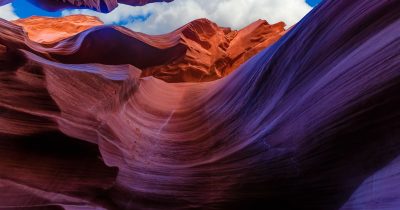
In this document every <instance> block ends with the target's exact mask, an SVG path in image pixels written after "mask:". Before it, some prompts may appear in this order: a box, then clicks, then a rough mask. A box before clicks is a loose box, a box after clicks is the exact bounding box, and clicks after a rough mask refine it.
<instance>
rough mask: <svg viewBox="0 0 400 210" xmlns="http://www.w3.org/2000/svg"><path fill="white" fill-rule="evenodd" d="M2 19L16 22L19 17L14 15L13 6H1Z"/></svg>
mask: <svg viewBox="0 0 400 210" xmlns="http://www.w3.org/2000/svg"><path fill="white" fill-rule="evenodd" d="M0 18H3V19H6V20H16V19H18V18H19V17H18V16H17V15H16V14H15V13H14V8H13V7H12V5H11V4H6V5H4V6H0Z"/></svg>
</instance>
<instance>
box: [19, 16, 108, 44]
mask: <svg viewBox="0 0 400 210" xmlns="http://www.w3.org/2000/svg"><path fill="white" fill-rule="evenodd" d="M13 23H15V24H17V25H19V26H22V27H23V29H24V31H25V32H26V33H27V34H28V37H29V39H31V40H33V41H35V42H39V43H43V44H50V43H54V42H57V41H61V40H63V39H66V38H68V37H71V36H73V35H75V34H78V33H79V32H82V31H85V30H87V29H89V28H93V27H95V26H99V25H103V22H102V21H101V20H99V19H98V18H97V17H92V16H85V15H71V16H66V17H62V18H48V17H39V16H32V17H29V18H26V19H19V20H16V21H13Z"/></svg>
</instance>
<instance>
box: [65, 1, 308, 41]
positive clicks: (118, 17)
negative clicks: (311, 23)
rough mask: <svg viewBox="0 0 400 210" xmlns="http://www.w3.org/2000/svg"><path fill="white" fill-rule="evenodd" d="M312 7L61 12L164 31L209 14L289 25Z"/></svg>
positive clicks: (236, 4) (232, 5) (198, 4)
mask: <svg viewBox="0 0 400 210" xmlns="http://www.w3.org/2000/svg"><path fill="white" fill-rule="evenodd" d="M311 9H312V8H311V7H310V6H309V5H308V4H307V3H306V2H305V1H304V0H175V1H173V2H171V3H154V4H148V5H145V6H142V7H132V6H128V5H123V4H120V5H119V7H118V8H116V9H115V10H114V11H112V12H111V13H109V14H102V13H98V12H94V11H90V10H71V11H64V12H63V15H64V16H65V15H70V14H86V15H93V16H98V17H99V18H100V19H101V20H103V21H104V22H105V23H106V24H115V23H119V22H124V26H126V27H128V28H131V29H132V30H134V31H140V32H144V33H148V34H163V33H167V32H170V31H173V30H175V29H177V28H179V27H180V26H183V25H184V24H186V23H188V22H190V21H192V20H195V19H198V18H208V19H210V20H211V21H214V22H216V23H217V24H218V25H220V26H226V27H231V28H234V29H240V28H242V27H244V26H246V25H248V24H250V23H252V22H254V21H256V20H258V19H265V20H267V21H268V22H270V23H276V22H279V21H284V22H285V23H286V24H287V25H288V26H292V25H294V24H295V23H297V22H298V21H299V20H300V19H301V18H302V17H304V15H306V14H307V13H308V12H309V11H310V10H311ZM148 14H151V15H150V17H149V18H148V19H147V20H146V21H140V20H137V19H136V20H135V19H134V18H133V17H137V16H146V15H148ZM128 20H129V21H128Z"/></svg>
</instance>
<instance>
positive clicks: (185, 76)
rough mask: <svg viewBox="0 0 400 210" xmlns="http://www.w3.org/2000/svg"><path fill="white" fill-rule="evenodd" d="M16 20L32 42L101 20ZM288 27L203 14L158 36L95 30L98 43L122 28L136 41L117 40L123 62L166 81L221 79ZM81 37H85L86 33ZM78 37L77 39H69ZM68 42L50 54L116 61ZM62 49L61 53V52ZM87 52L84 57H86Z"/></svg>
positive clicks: (67, 58)
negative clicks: (231, 22)
mask: <svg viewBox="0 0 400 210" xmlns="http://www.w3.org/2000/svg"><path fill="white" fill-rule="evenodd" d="M14 23H16V24H18V25H21V26H22V27H24V29H25V30H26V31H27V32H28V35H29V37H30V38H31V39H32V40H33V41H36V42H41V43H51V42H54V41H58V40H60V39H64V38H67V37H69V36H72V35H74V34H76V33H77V32H79V31H82V30H85V29H88V28H90V27H94V26H96V25H100V24H101V22H100V21H99V20H98V19H97V18H94V17H89V16H82V15H81V16H70V17H64V18H56V19H52V18H40V17H33V18H28V19H21V20H17V21H15V22H14ZM284 26H285V25H284V23H282V22H280V23H277V24H274V25H269V24H268V23H267V22H266V21H264V20H259V21H256V22H255V23H253V24H251V25H249V26H248V27H246V28H244V29H242V30H239V31H236V30H231V29H229V28H222V27H219V26H217V25H216V24H215V23H213V22H211V21H209V20H207V19H199V20H195V21H193V22H191V23H189V24H187V25H185V26H183V27H181V28H180V29H178V30H176V31H174V32H171V33H169V34H166V35H159V36H150V35H145V34H142V33H136V32H132V31H128V30H126V29H124V28H121V27H115V29H116V31H111V32H105V31H103V30H102V29H101V28H96V29H93V30H94V31H98V34H97V35H96V36H97V37H99V36H102V37H103V39H100V38H94V39H98V42H99V43H98V44H99V45H104V44H107V45H108V44H109V43H107V42H104V41H105V40H106V39H107V37H106V36H107V35H106V34H107V33H119V34H120V36H121V39H130V40H131V41H129V43H134V44H132V46H131V47H129V45H127V44H126V43H125V41H121V45H119V44H118V43H116V42H115V41H114V43H113V45H114V46H113V48H114V47H115V48H116V47H118V48H119V49H121V53H123V52H125V51H129V52H131V53H130V54H129V55H126V54H125V55H121V56H119V59H121V61H119V62H121V63H127V64H128V63H129V64H132V65H134V66H136V67H138V68H140V69H142V70H143V73H142V76H143V77H146V76H154V77H157V78H159V79H162V80H164V81H167V82H201V81H211V80H215V79H219V78H222V77H224V76H226V75H228V74H229V73H231V72H232V71H233V70H234V69H236V68H237V67H239V66H240V65H241V64H243V63H244V62H245V61H247V60H248V59H249V58H251V57H252V56H253V55H255V54H256V53H258V52H260V51H261V50H263V49H265V48H267V47H268V46H270V45H271V44H273V43H275V42H276V41H277V40H278V39H279V38H280V37H281V35H282V33H283V32H284V31H285V29H284ZM107 30H109V29H107ZM100 31H103V32H100ZM100 34H103V35H100ZM125 34H129V36H130V37H126V35H125ZM78 36H80V37H82V38H84V39H86V37H85V35H84V34H82V35H78ZM91 36H93V35H91ZM74 39H77V38H76V37H75V38H74V37H72V38H71V40H74ZM69 42H71V41H68V40H66V41H65V43H60V44H58V46H59V48H60V50H59V52H58V53H57V54H58V55H55V54H54V53H55V52H53V55H52V56H53V57H54V58H55V59H59V60H60V61H63V62H77V61H78V60H77V56H78V57H79V62H99V63H104V64H111V63H112V62H113V61H110V62H111V63H110V62H107V59H100V58H88V57H91V56H92V54H93V53H90V52H87V51H81V52H80V51H71V53H72V55H68V54H69V53H68V52H66V51H63V50H62V49H63V47H62V46H64V45H65V46H69V44H68V43H69ZM92 42H93V41H92ZM138 46H141V48H139V47H138ZM83 49H88V48H83ZM104 49H109V46H107V47H106V46H105V47H104V48H103V49H100V48H99V50H102V51H104ZM122 49H125V50H122ZM60 53H61V54H63V55H62V56H61V55H59V54H60ZM104 53H106V54H105V55H104V56H108V55H107V52H106V51H104ZM99 55H100V54H95V56H99ZM70 56H73V58H70ZM85 57H86V59H85V60H86V61H84V60H82V59H84V58H85ZM114 61H115V60H114Z"/></svg>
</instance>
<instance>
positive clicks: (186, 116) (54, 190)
mask: <svg viewBox="0 0 400 210" xmlns="http://www.w3.org/2000/svg"><path fill="white" fill-rule="evenodd" d="M398 11H400V4H399V1H382V0H369V1H363V0H353V1H348V0H325V1H323V2H322V3H321V4H320V5H319V6H318V7H316V8H315V9H314V10H313V11H311V13H309V14H308V15H307V16H306V17H305V18H304V19H303V20H302V21H300V22H299V23H298V24H296V26H294V27H293V28H292V29H291V30H289V31H288V32H286V33H285V34H284V35H283V37H282V38H280V39H279V40H278V41H277V42H275V43H274V44H273V45H271V46H270V47H267V48H265V49H264V50H262V51H261V52H259V53H257V54H256V55H255V56H253V57H251V58H250V59H248V60H247V61H246V62H244V63H243V64H242V65H240V66H239V67H238V68H237V69H235V70H234V71H233V72H232V73H231V74H229V75H227V76H226V77H224V78H222V79H218V80H214V81H210V82H180V83H167V82H165V81H163V80H160V79H158V78H155V77H152V76H147V77H143V76H142V74H143V72H144V71H146V69H147V70H149V69H150V70H151V69H152V68H156V67H158V66H161V65H166V66H168V65H170V64H171V62H173V61H177V59H178V58H182V56H183V57H185V55H186V54H187V53H188V52H190V50H189V49H187V45H184V42H182V40H183V41H186V42H189V41H190V42H192V41H193V40H194V41H193V42H195V43H197V41H198V40H200V42H199V43H205V44H204V46H206V47H204V46H196V47H198V48H197V49H202V48H204V49H218V47H217V48H213V47H210V48H208V47H207V43H208V42H203V41H204V40H201V39H198V37H199V36H196V34H190V33H186V34H185V28H186V29H191V30H188V31H189V32H191V31H195V32H196V33H199V34H201V33H203V32H204V34H208V33H207V32H209V31H210V28H214V26H212V25H211V26H210V24H206V22H207V21H205V20H201V21H200V23H201V24H200V25H202V24H205V25H204V26H202V27H194V26H193V25H191V24H189V25H187V26H184V28H181V29H179V30H177V31H175V32H173V33H171V34H167V35H161V36H149V35H145V34H141V33H135V32H132V31H130V30H128V29H126V28H121V27H114V26H96V27H93V28H90V29H88V30H85V31H83V32H81V33H79V34H77V35H74V36H72V37H70V38H67V39H64V40H61V41H59V42H55V43H51V44H45V45H43V44H40V43H37V42H34V41H32V40H30V39H29V38H28V37H27V34H26V33H25V32H24V31H23V29H22V28H21V27H20V26H18V25H16V24H14V23H11V22H8V21H5V20H0V192H1V193H0V208H1V209H10V210H11V209H30V210H34V209H67V210H83V209H85V210H92V209H93V210H95V209H102V210H125V209H126V210H131V209H139V210H140V209H278V210H279V209H283V210H284V209H324V210H335V209H343V210H350V209H396V208H398V206H400V190H399V189H400V181H399V180H400V175H399V174H400V159H399V157H400V146H399V145H400V142H399V141H400V110H399V107H400V95H399V92H400V71H399V66H400V54H399V52H400V51H399V46H400V13H399V12H398ZM257 25H258V24H257V23H256V24H255V25H253V26H251V27H250V29H251V28H257V27H255V26H257ZM264 25H265V24H264ZM266 27H269V26H266ZM250 29H247V31H252V30H250ZM215 30H217V29H215ZM217 31H218V33H221V35H222V34H223V35H222V36H211V38H210V39H217V38H218V37H219V38H218V39H220V40H218V41H221V43H225V42H226V41H225V40H226V39H227V38H229V37H231V36H229V34H230V33H232V32H230V31H229V30H224V29H222V31H219V30H217ZM245 31H246V30H245ZM200 32H201V33H200ZM182 34H183V35H184V36H182ZM232 34H236V32H235V33H232ZM239 34H240V31H238V32H237V34H236V35H235V36H234V37H236V38H237V37H240V36H243V37H246V34H247V33H243V32H242V34H241V35H239ZM197 39H198V40H197ZM234 40H235V39H232V40H231V41H230V42H229V43H230V46H236V47H235V50H232V51H229V50H227V51H225V52H236V53H240V52H241V51H242V50H241V49H242V48H241V47H242V44H239V45H235V44H234V43H235V42H234ZM238 40H240V39H238ZM260 43H261V42H260ZM190 46H193V45H190ZM222 48H224V49H229V46H222ZM254 49H256V48H254ZM245 51H246V49H245ZM246 52H247V51H246ZM248 53H249V55H250V54H251V53H252V51H251V50H250V51H249V52H248ZM232 54H235V53H232Z"/></svg>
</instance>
